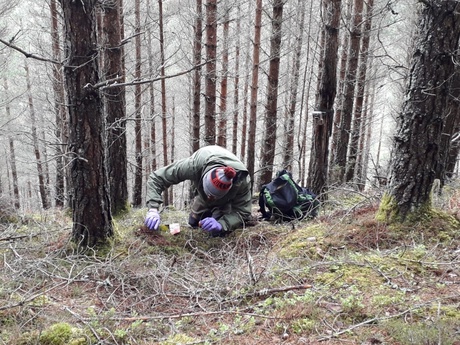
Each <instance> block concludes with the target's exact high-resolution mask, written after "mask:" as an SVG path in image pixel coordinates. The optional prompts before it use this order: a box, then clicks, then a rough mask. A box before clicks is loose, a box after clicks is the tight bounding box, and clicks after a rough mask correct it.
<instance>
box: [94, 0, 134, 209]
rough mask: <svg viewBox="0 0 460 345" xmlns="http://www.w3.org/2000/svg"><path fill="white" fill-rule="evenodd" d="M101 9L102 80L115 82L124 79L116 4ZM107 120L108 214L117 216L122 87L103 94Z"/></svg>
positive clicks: (121, 202) (121, 189) (122, 193)
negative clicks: (109, 208)
mask: <svg viewBox="0 0 460 345" xmlns="http://www.w3.org/2000/svg"><path fill="white" fill-rule="evenodd" d="M102 6H103V10H104V11H103V25H102V33H103V37H101V41H102V44H103V48H104V50H103V52H104V55H105V56H104V59H103V60H104V74H105V75H104V77H105V79H106V80H119V78H121V77H122V76H123V75H124V73H125V72H124V70H123V63H122V55H123V48H122V46H121V41H122V36H121V34H122V32H121V20H120V12H121V9H120V1H114V2H110V3H107V4H102ZM104 100H105V110H106V119H107V152H108V157H107V158H108V160H107V174H108V178H109V185H110V201H111V206H112V214H113V215H117V214H120V213H122V212H125V211H127V209H128V185H127V179H128V178H127V174H128V172H127V169H128V167H127V153H126V110H125V109H126V102H125V89H124V87H117V86H116V84H114V85H112V86H111V87H110V88H107V89H105V90H104Z"/></svg>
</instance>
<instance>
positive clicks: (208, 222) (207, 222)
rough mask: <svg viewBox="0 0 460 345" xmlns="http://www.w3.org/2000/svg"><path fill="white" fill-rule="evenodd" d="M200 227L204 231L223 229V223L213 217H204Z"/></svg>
mask: <svg viewBox="0 0 460 345" xmlns="http://www.w3.org/2000/svg"><path fill="white" fill-rule="evenodd" d="M200 227H201V228H202V229H203V230H204V231H210V232H213V231H221V230H222V225H220V223H219V222H218V221H217V220H215V219H214V218H212V217H208V218H205V219H203V220H202V221H201V222H200Z"/></svg>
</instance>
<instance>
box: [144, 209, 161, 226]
mask: <svg viewBox="0 0 460 345" xmlns="http://www.w3.org/2000/svg"><path fill="white" fill-rule="evenodd" d="M160 223H161V219H160V214H159V213H158V210H157V209H156V208H151V209H150V210H149V211H148V212H147V215H146V216H145V225H146V226H147V227H148V228H149V229H150V230H157V229H158V227H159V226H160Z"/></svg>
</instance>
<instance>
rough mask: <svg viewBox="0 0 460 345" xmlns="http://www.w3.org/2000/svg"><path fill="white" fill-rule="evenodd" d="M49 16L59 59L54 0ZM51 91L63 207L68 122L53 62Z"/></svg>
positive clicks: (60, 78) (57, 200)
mask: <svg viewBox="0 0 460 345" xmlns="http://www.w3.org/2000/svg"><path fill="white" fill-rule="evenodd" d="M50 17H51V46H52V50H53V59H54V60H56V61H61V60H62V59H61V49H60V46H61V42H60V38H59V21H58V17H59V14H58V11H57V4H56V0H50ZM51 68H52V69H53V93H54V113H55V114H56V115H55V118H56V130H55V135H56V140H57V141H58V143H57V144H56V145H55V154H56V177H55V182H54V189H55V196H54V200H55V206H56V207H63V206H64V201H65V199H66V198H65V190H66V188H65V181H66V178H65V177H66V170H67V169H66V166H67V162H66V159H65V155H64V152H65V151H66V149H67V146H66V145H67V138H68V124H67V113H66V108H65V93H64V76H63V75H62V69H61V66H60V65H58V64H53V66H52V67H51Z"/></svg>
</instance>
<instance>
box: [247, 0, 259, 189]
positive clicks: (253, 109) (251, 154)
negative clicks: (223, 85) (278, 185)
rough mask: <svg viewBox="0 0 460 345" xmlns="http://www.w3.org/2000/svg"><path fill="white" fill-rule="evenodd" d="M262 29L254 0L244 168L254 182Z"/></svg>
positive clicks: (257, 1)
mask: <svg viewBox="0 0 460 345" xmlns="http://www.w3.org/2000/svg"><path fill="white" fill-rule="evenodd" d="M261 29H262V0H256V15H255V21H254V41H253V42H254V43H253V44H254V46H253V51H252V79H251V95H250V112H249V132H248V150H247V151H248V154H247V163H246V166H247V168H248V171H249V176H250V177H251V179H252V181H254V171H255V151H256V128H257V93H258V90H259V60H260V35H261Z"/></svg>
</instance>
